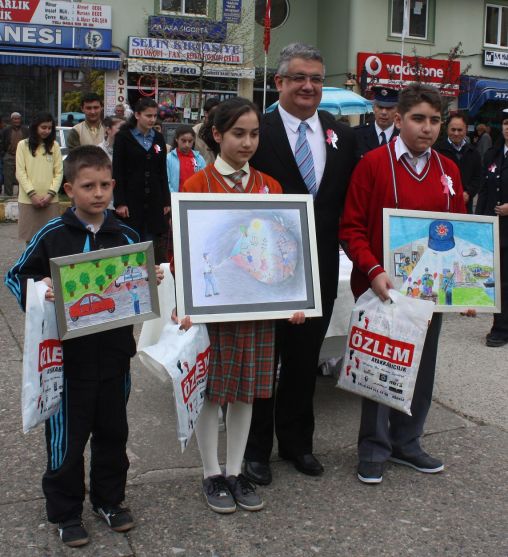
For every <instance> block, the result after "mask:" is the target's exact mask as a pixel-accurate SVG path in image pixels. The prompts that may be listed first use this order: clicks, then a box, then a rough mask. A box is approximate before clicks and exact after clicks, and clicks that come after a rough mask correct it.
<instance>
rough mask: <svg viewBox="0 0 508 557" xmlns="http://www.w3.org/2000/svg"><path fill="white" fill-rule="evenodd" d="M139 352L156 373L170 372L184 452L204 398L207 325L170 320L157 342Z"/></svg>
mask: <svg viewBox="0 0 508 557" xmlns="http://www.w3.org/2000/svg"><path fill="white" fill-rule="evenodd" d="M138 355H139V359H140V360H141V363H142V364H143V365H144V366H146V367H147V368H148V369H149V370H150V371H152V372H153V373H154V374H155V375H156V376H157V377H159V378H161V379H166V378H167V377H168V375H169V377H170V378H171V380H172V383H173V394H174V398H175V404H176V415H177V421H178V424H177V435H178V440H179V441H180V444H181V449H182V452H183V451H184V450H185V448H186V447H187V445H188V443H189V441H190V439H191V437H192V432H193V431H194V427H195V425H196V421H197V419H198V417H199V413H200V412H201V408H202V407H203V402H204V398H205V390H206V382H207V379H208V364H209V361H210V339H209V338H208V330H207V328H206V325H193V326H192V327H191V328H190V329H189V330H188V331H181V330H180V329H179V326H178V325H177V324H175V323H172V322H169V323H167V324H166V325H165V326H164V328H163V329H162V332H161V335H160V338H159V341H158V342H157V344H153V345H152V346H146V347H144V348H142V349H141V350H140V351H139V352H138Z"/></svg>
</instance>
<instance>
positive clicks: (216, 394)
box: [206, 321, 275, 405]
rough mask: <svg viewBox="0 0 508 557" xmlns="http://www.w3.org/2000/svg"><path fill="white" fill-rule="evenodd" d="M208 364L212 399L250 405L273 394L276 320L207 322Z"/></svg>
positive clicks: (210, 397)
mask: <svg viewBox="0 0 508 557" xmlns="http://www.w3.org/2000/svg"><path fill="white" fill-rule="evenodd" d="M208 334H209V336H210V366H209V371H208V384H207V387H206V392H207V395H208V398H209V399H210V400H211V401H212V402H216V403H218V404H220V405H222V404H224V403H226V402H236V401H240V402H245V403H248V404H252V403H253V402H254V399H255V398H270V397H271V396H272V387H273V373H274V357H275V323H274V322H273V321H237V322H233V323H209V324H208Z"/></svg>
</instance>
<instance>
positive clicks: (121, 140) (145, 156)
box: [113, 126, 171, 236]
mask: <svg viewBox="0 0 508 557" xmlns="http://www.w3.org/2000/svg"><path fill="white" fill-rule="evenodd" d="M113 178H114V179H115V180H116V186H115V190H114V197H115V207H119V206H120V205H127V207H128V208H129V213H130V217H129V218H128V219H125V222H126V223H127V224H129V226H132V228H134V229H136V230H137V231H138V232H141V234H142V236H143V233H144V232H145V231H146V232H149V233H151V234H155V235H158V234H162V233H164V232H166V231H167V223H166V220H165V218H164V212H163V208H164V207H169V206H170V204H171V198H170V195H169V186H168V175H167V170H166V142H165V141H164V137H163V136H162V134H160V133H159V132H157V131H156V132H155V137H154V141H153V145H152V147H150V149H149V150H148V151H146V150H145V149H144V148H143V147H141V145H140V144H139V143H138V142H137V141H136V138H135V137H134V136H133V135H132V133H131V130H130V128H129V127H127V126H125V127H123V128H122V129H121V130H120V131H119V132H118V134H117V135H116V137H115V144H114V148H113ZM145 227H146V228H145Z"/></svg>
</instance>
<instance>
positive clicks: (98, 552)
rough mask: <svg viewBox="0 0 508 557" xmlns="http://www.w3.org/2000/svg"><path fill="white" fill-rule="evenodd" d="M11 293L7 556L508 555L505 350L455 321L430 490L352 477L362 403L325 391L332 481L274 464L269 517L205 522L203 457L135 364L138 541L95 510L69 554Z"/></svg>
mask: <svg viewBox="0 0 508 557" xmlns="http://www.w3.org/2000/svg"><path fill="white" fill-rule="evenodd" d="M16 234H17V229H16V225H15V224H0V246H1V250H0V271H1V272H2V276H3V274H4V273H5V271H6V269H7V268H8V267H9V266H10V265H11V264H12V263H13V262H14V260H15V259H16V258H17V256H18V255H19V253H20V250H21V248H22V246H21V244H20V243H19V242H18V240H17V236H16ZM1 288H2V291H1V297H0V300H1V303H0V348H1V350H2V355H3V357H2V358H1V361H0V436H1V452H0V470H1V473H0V556H2V557H11V556H12V557H25V556H26V557H39V556H67V555H80V556H83V557H85V556H86V557H88V556H94V557H112V556H115V557H127V556H136V557H158V556H181V557H198V556H206V557H308V556H314V555H315V556H320V557H340V556H348V557H366V556H374V557H378V556H379V557H384V556H415V557H426V556H432V557H434V556H435V557H441V556H443V557H448V556H450V557H469V556H470V557H473V556H474V557H480V556H485V557H506V556H507V555H508V540H507V534H506V531H507V528H506V526H507V524H506V516H507V511H508V504H507V500H508V498H507V485H508V477H507V472H506V468H507V462H508V434H507V430H508V408H507V404H506V400H507V394H508V382H507V379H506V376H507V372H508V365H507V361H508V346H505V347H502V348H487V347H486V346H485V344H484V337H485V334H486V333H487V331H488V329H489V325H490V320H491V318H490V317H489V316H478V317H476V318H466V317H461V316H459V315H445V318H444V325H443V332H442V336H441V343H440V351H439V358H438V370H437V383H436V388H435V393H434V397H435V400H434V403H433V406H432V409H431V412H430V415H429V418H428V422H427V427H426V435H425V439H424V442H423V444H424V446H425V447H426V448H427V449H428V450H429V452H431V453H432V454H434V455H435V456H437V457H439V458H442V459H443V460H444V462H445V465H446V468H445V471H444V472H443V473H441V474H436V475H433V476H431V475H425V474H421V473H418V472H415V471H413V470H411V469H409V468H406V467H402V466H398V465H395V464H388V465H387V466H386V470H385V474H384V480H383V483H382V484H380V485H378V486H366V485H363V484H361V483H360V482H359V481H358V480H357V479H356V473H355V466H356V434H357V431H358V423H359V415H360V404H359V399H358V398H357V397H355V396H354V395H350V394H347V393H345V392H343V391H340V390H338V389H336V388H335V386H334V385H335V383H334V380H333V379H332V378H331V377H319V378H318V384H317V392H316V398H315V407H316V434H315V453H316V455H317V456H318V457H319V458H320V460H321V461H322V462H323V464H324V467H325V474H324V475H323V476H322V477H320V478H312V477H308V476H303V475H302V474H300V473H298V472H296V471H295V470H294V468H293V467H292V465H291V464H289V463H288V462H286V461H282V460H281V459H279V458H278V457H277V454H276V453H275V454H274V456H273V462H272V465H273V473H274V481H273V483H272V485H270V486H268V487H264V488H259V492H260V493H261V494H262V496H263V498H264V500H265V503H266V505H265V509H264V510H262V511H261V512H257V513H249V512H245V511H241V510H239V511H237V512H236V513H234V514H232V515H218V514H215V513H214V512H212V511H210V510H208V508H207V507H206V506H205V503H204V500H203V497H202V494H201V475H200V474H201V468H200V459H199V454H198V451H197V447H196V443H195V441H194V440H193V441H192V443H191V444H190V446H189V447H188V449H187V450H186V452H185V453H184V454H182V453H181V451H180V447H179V443H178V442H177V437H176V429H175V413H174V403H173V400H172V394H171V392H170V390H169V386H168V383H161V382H160V380H159V379H157V378H155V377H154V376H152V375H151V374H150V373H149V372H147V371H146V370H145V369H143V368H142V366H141V365H140V363H139V360H138V359H134V360H133V363H132V372H133V389H132V394H131V399H130V401H129V423H130V439H129V458H130V461H131V467H130V470H129V476H128V485H127V500H126V503H127V504H128V505H129V506H130V508H131V509H132V511H133V513H134V515H135V517H136V528H135V529H133V530H132V531H131V532H129V533H127V534H118V533H115V532H112V531H110V530H108V529H107V527H106V525H105V524H104V523H103V522H100V521H99V520H98V519H97V518H95V517H94V516H93V515H92V513H91V511H90V505H89V503H88V502H87V503H86V504H85V512H84V515H83V518H84V520H85V522H86V525H87V527H88V529H89V533H90V536H91V541H90V544H89V545H88V546H85V547H83V548H79V549H70V548H66V547H64V546H63V545H62V543H61V542H60V540H59V538H58V535H57V532H56V528H55V526H53V525H50V524H48V523H47V521H46V517H45V509H44V499H43V496H42V492H41V487H40V480H41V475H42V473H43V471H44V468H45V449H44V434H43V428H42V427H41V428H37V429H36V430H35V431H32V432H30V433H29V434H27V435H24V434H23V433H22V428H21V411H20V385H21V361H22V354H23V332H24V315H23V314H22V312H21V311H20V309H19V308H18V306H17V303H16V301H15V299H14V297H13V296H11V295H10V293H9V292H8V291H7V289H6V288H5V287H4V286H2V287H1ZM138 332H139V328H138ZM338 346H339V341H338V339H336V338H335V339H334V338H332V339H327V341H326V345H325V347H324V351H323V355H324V356H331V355H335V354H336V352H337V347H338ZM224 435H225V434H224V433H221V440H220V444H221V451H222V459H224V456H225V437H224Z"/></svg>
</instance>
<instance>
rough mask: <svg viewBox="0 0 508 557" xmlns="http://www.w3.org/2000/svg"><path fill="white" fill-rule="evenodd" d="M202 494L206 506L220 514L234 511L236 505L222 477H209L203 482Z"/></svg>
mask: <svg viewBox="0 0 508 557" xmlns="http://www.w3.org/2000/svg"><path fill="white" fill-rule="evenodd" d="M203 494H204V496H205V499H206V503H207V505H208V506H209V507H210V508H211V509H212V511H215V512H216V513H220V514H229V513H234V512H235V511H236V503H235V500H234V498H233V496H232V495H231V492H230V491H229V487H228V484H227V482H226V478H225V477H224V476H221V475H219V476H210V477H209V478H205V479H204V480H203Z"/></svg>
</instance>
